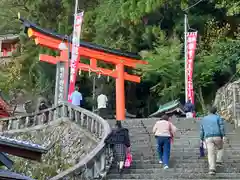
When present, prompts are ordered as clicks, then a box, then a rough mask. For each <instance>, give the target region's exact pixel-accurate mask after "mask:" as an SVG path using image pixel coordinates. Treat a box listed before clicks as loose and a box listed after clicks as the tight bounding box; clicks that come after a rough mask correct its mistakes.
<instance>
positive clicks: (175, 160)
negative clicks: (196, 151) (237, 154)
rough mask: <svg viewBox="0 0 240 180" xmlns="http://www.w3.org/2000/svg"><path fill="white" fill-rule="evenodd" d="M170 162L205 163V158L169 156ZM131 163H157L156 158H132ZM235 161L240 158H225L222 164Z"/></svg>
mask: <svg viewBox="0 0 240 180" xmlns="http://www.w3.org/2000/svg"><path fill="white" fill-rule="evenodd" d="M170 162H172V163H183V164H185V163H202V164H203V163H207V159H206V158H195V159H194V161H193V159H182V160H181V161H178V159H174V158H172V157H171V159H170ZM133 163H136V164H138V163H140V164H141V163H144V164H158V159H157V158H154V159H146V160H140V159H133ZM235 163H240V160H238V159H225V160H224V164H235Z"/></svg>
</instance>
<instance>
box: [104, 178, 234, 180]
mask: <svg viewBox="0 0 240 180" xmlns="http://www.w3.org/2000/svg"><path fill="white" fill-rule="evenodd" d="M194 179H195V180H206V179H202V178H200V179H198V178H194ZM211 179H213V178H211ZM108 180H132V179H122V178H114V179H112V178H111V179H108ZM139 180H156V179H142V178H140V179H139ZM157 180H176V179H175V178H160V179H159V178H157ZM177 180H185V178H183V179H182V178H177ZM224 180H231V179H224Z"/></svg>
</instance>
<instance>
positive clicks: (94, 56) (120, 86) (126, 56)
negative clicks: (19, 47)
mask: <svg viewBox="0 0 240 180" xmlns="http://www.w3.org/2000/svg"><path fill="white" fill-rule="evenodd" d="M19 19H20V20H21V21H22V22H23V24H24V26H25V32H26V33H27V34H28V36H29V37H30V38H32V39H34V40H35V44H37V45H41V46H44V47H48V48H50V49H54V50H57V51H60V56H57V57H53V56H49V55H45V54H40V56H39V60H40V61H44V62H48V63H51V64H57V63H58V62H67V61H68V50H67V49H65V50H61V49H59V45H60V44H61V43H65V45H66V43H68V42H67V40H66V39H65V37H64V36H63V35H60V34H56V33H54V32H51V31H48V30H46V29H42V28H40V27H38V26H37V25H35V24H33V23H31V22H29V21H27V20H24V19H23V18H21V17H19ZM71 45H72V44H71ZM71 45H70V47H71ZM78 53H79V55H80V57H86V58H90V65H88V64H84V63H81V62H80V63H79V65H78V69H80V70H83V71H89V69H91V70H93V71H94V72H96V73H97V74H102V75H105V76H111V77H113V78H116V119H117V120H125V88H124V81H125V80H127V81H131V82H137V83H139V82H140V77H139V76H136V75H130V74H128V73H126V72H125V71H124V66H128V67H131V68H135V67H136V66H137V64H147V62H146V61H142V60H137V59H140V56H138V55H135V54H130V53H124V52H121V51H118V50H113V49H109V48H105V47H101V46H98V45H94V44H90V43H87V42H84V41H81V42H80V47H79V50H78ZM97 60H102V61H105V62H107V63H111V64H114V65H115V67H116V68H115V69H113V70H110V69H105V68H101V67H98V66H97Z"/></svg>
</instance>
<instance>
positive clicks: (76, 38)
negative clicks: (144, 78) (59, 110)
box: [68, 12, 84, 102]
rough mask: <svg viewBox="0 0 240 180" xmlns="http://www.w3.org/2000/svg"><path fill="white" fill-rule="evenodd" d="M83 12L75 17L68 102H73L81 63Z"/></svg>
mask: <svg viewBox="0 0 240 180" xmlns="http://www.w3.org/2000/svg"><path fill="white" fill-rule="evenodd" d="M83 14H84V13H83V12H81V13H78V14H76V15H75V16H74V27H73V37H72V53H71V65H70V80H69V90H68V101H69V102H71V99H70V97H71V95H72V93H73V92H74V88H75V83H76V78H77V72H78V64H79V61H80V56H79V54H78V49H79V46H80V37H81V27H82V22H83Z"/></svg>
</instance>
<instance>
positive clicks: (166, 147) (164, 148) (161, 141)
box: [156, 136, 171, 166]
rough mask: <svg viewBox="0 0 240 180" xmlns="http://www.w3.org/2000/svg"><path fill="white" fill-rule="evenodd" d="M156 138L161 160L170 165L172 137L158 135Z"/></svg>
mask: <svg viewBox="0 0 240 180" xmlns="http://www.w3.org/2000/svg"><path fill="white" fill-rule="evenodd" d="M156 140H157V152H158V155H159V160H161V161H162V162H163V164H164V165H167V166H168V165H169V158H170V151H171V138H170V137H164V136H156Z"/></svg>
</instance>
